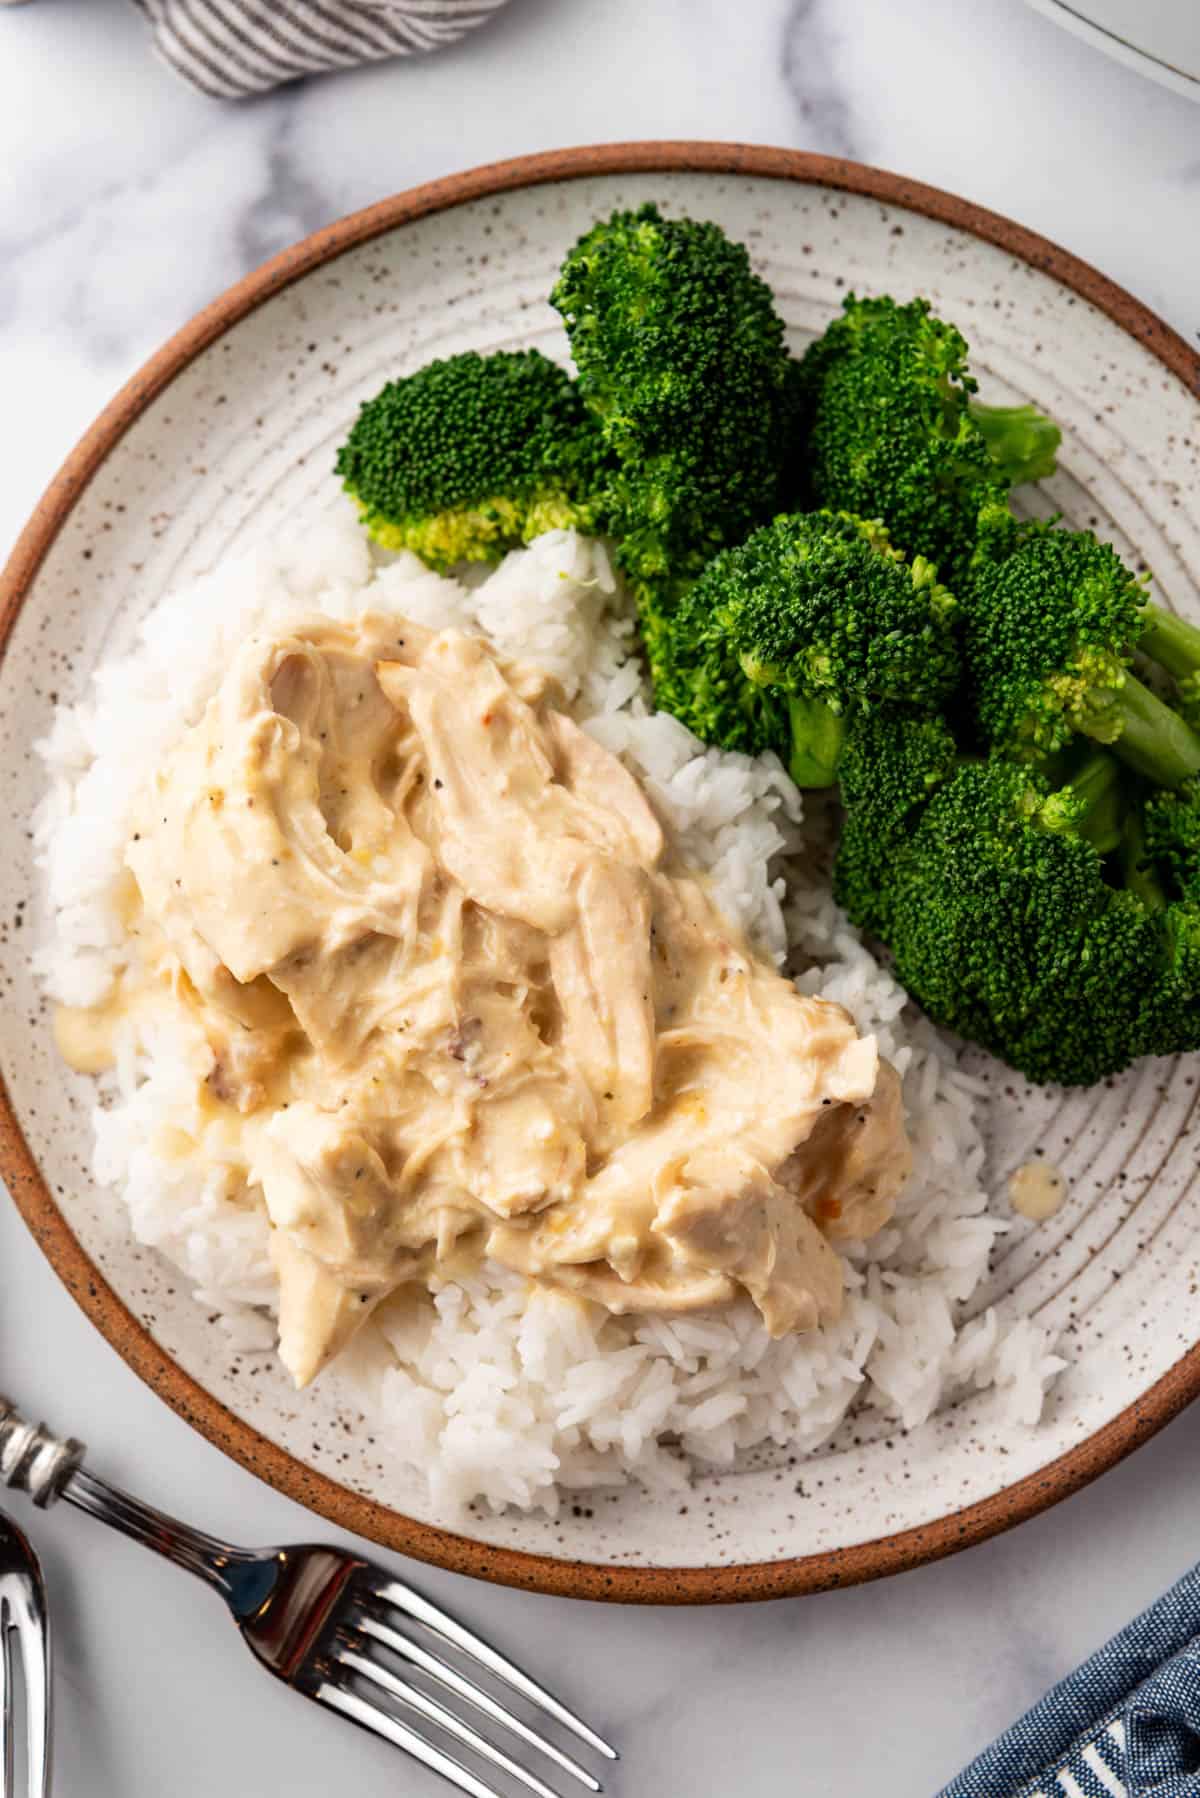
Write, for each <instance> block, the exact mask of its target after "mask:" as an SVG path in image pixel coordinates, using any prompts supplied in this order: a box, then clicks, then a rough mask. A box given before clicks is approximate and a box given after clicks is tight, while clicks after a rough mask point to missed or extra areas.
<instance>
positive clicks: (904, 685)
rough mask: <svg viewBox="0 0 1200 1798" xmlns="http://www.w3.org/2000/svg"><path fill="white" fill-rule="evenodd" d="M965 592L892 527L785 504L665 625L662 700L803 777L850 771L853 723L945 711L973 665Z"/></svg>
mask: <svg viewBox="0 0 1200 1798" xmlns="http://www.w3.org/2000/svg"><path fill="white" fill-rule="evenodd" d="M955 612H956V607H955V602H954V599H953V597H952V595H951V594H950V593H949V592H947V590H946V589H945V588H944V587H942V586H940V585H939V584H938V581H937V577H936V575H935V573H934V570H933V566H932V564H931V563H929V562H926V561H924V560H923V559H921V558H920V557H918V559H917V560H916V561H915V562H914V563H912V564H911V566H910V565H909V564H908V563H906V562H905V561H904V559H903V557H902V556H901V555H900V554H899V552H898V551H897V550H895V549H893V548H892V546H891V544H890V543H889V541H888V537H887V533H886V531H884V530H883V528H882V526H881V525H879V524H876V523H872V522H869V521H864V520H863V519H859V518H852V517H850V516H848V515H847V514H840V513H835V512H813V513H796V514H790V515H784V516H782V517H779V518H777V519H775V520H774V522H773V523H771V524H769V525H765V526H764V527H763V528H762V529H761V530H758V531H755V532H754V534H753V535H752V536H750V537H748V538H747V540H746V541H745V542H744V543H742V544H739V545H738V546H737V548H735V549H728V550H725V551H724V552H723V553H722V554H721V555H719V556H717V557H715V558H714V560H713V561H712V562H710V563H709V565H708V567H707V568H706V569H705V570H704V573H703V574H702V575H701V576H700V578H699V580H697V581H696V583H695V585H694V586H693V587H692V588H691V589H690V590H689V591H688V592H687V593H686V594H685V596H684V597H683V598H682V599H681V600H680V602H679V605H678V607H677V609H676V611H675V613H674V615H673V617H671V618H670V619H669V620H667V621H666V624H665V626H664V630H663V635H662V639H661V650H660V654H659V657H658V666H657V669H656V676H657V678H656V685H655V700H656V703H657V704H658V705H659V706H660V707H662V708H664V709H666V710H668V711H672V712H674V713H675V715H676V717H678V718H681V719H682V720H683V722H684V723H685V724H686V725H688V726H689V728H690V729H692V730H694V731H695V732H696V734H697V736H699V737H702V738H703V739H704V740H705V741H706V742H709V743H716V744H718V745H720V746H721V747H722V748H725V749H741V750H746V751H748V752H750V753H752V754H753V753H757V752H758V751H760V750H763V749H775V750H777V751H778V752H779V754H780V755H781V756H782V757H783V759H784V760H785V761H786V762H787V764H788V767H789V770H790V772H791V775H792V778H793V779H794V780H795V781H796V783H797V784H798V785H799V786H803V787H822V786H830V785H832V784H833V783H834V782H835V781H836V780H837V779H838V768H839V761H840V757H841V752H842V746H843V743H844V740H845V737H846V731H847V726H848V724H849V723H850V721H851V720H852V719H853V718H854V717H856V716H857V715H859V714H861V713H863V712H868V711H870V710H871V708H873V707H875V706H878V705H896V704H902V705H908V706H912V707H914V708H918V709H923V710H925V711H935V710H937V708H938V707H939V706H940V705H941V704H942V703H943V702H944V701H945V699H946V698H947V696H948V695H949V693H950V692H951V690H952V689H953V687H954V686H955V684H956V682H957V680H958V677H959V660H958V650H957V645H956V642H955V636H954V618H955Z"/></svg>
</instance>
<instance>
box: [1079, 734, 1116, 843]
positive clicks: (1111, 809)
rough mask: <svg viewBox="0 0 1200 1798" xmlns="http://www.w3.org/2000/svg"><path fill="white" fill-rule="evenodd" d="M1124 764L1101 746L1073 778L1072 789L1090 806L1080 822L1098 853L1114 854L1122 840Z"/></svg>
mask: <svg viewBox="0 0 1200 1798" xmlns="http://www.w3.org/2000/svg"><path fill="white" fill-rule="evenodd" d="M1120 773H1121V770H1120V765H1119V764H1118V763H1117V762H1115V761H1114V760H1113V758H1112V756H1111V755H1108V754H1106V753H1105V752H1104V751H1103V750H1097V751H1096V753H1095V754H1094V755H1090V756H1089V757H1088V759H1087V761H1086V762H1085V763H1084V764H1083V766H1082V768H1080V769H1079V770H1078V772H1077V773H1076V774H1074V775H1073V776H1072V779H1071V790H1072V792H1074V793H1075V794H1076V796H1077V797H1078V798H1079V799H1080V800H1082V802H1083V804H1084V806H1085V807H1086V810H1085V811H1084V814H1083V816H1082V817H1081V818H1080V819H1079V821H1078V823H1077V824H1076V829H1077V830H1078V832H1079V835H1080V836H1081V837H1086V839H1087V841H1088V842H1089V843H1090V844H1091V845H1092V848H1093V849H1094V850H1095V851H1096V853H1097V855H1110V854H1111V853H1112V851H1113V850H1114V849H1115V848H1116V847H1117V844H1118V843H1119V842H1120V841H1121V822H1122V819H1121V813H1122V810H1123V807H1122V804H1121V786H1120Z"/></svg>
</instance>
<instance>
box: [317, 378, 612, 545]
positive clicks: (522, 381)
mask: <svg viewBox="0 0 1200 1798" xmlns="http://www.w3.org/2000/svg"><path fill="white" fill-rule="evenodd" d="M336 467H337V472H338V474H340V475H341V477H342V480H343V484H344V486H345V488H346V491H347V492H348V493H350V494H351V495H352V496H353V497H354V499H355V500H356V501H357V502H358V506H359V509H360V511H361V513H362V516H363V521H364V523H365V524H366V527H367V530H368V531H369V532H370V534H371V535H372V537H374V538H375V539H376V541H377V542H379V543H381V544H383V545H384V547H385V548H387V549H411V550H414V551H415V552H416V554H417V555H419V556H421V557H422V559H423V560H424V561H426V562H428V563H429V564H430V565H431V567H434V568H440V569H444V568H448V567H450V566H452V565H453V564H454V563H456V562H476V561H490V560H493V559H496V558H498V557H499V556H501V555H503V554H504V552H505V551H506V550H508V549H512V548H515V547H516V546H517V545H518V544H520V543H526V542H528V541H529V539H530V538H531V537H536V536H538V535H539V534H540V533H541V532H542V531H547V530H552V529H555V528H560V527H565V526H568V525H573V526H575V527H576V528H577V529H579V530H588V531H591V530H598V529H600V528H601V527H602V525H603V521H604V500H603V492H604V486H605V481H606V474H605V468H604V452H603V448H602V445H601V442H600V433H599V431H598V430H597V428H596V424H595V421H594V418H593V416H592V414H591V412H590V411H589V409H588V408H587V407H586V406H585V405H584V402H583V400H582V398H581V396H580V394H579V391H578V389H577V388H576V386H575V384H574V382H573V381H572V380H571V378H570V376H569V375H568V374H567V373H566V372H565V370H563V369H561V368H559V367H557V366H556V364H555V363H553V362H551V361H549V359H548V358H547V357H545V356H543V355H541V354H540V353H539V352H538V351H537V350H516V351H508V350H500V351H497V352H496V353H495V354H494V355H491V356H480V355H477V354H476V353H475V352H474V351H470V350H469V351H467V352H466V353H464V354H463V355H460V356H451V357H449V358H447V359H446V360H445V361H441V362H430V363H427V364H426V366H425V367H424V368H420V369H418V370H417V372H416V373H415V374H412V375H408V376H406V377H404V378H403V379H402V380H398V381H389V382H388V384H387V386H386V387H384V388H383V389H382V391H381V392H379V393H377V394H376V395H375V397H374V399H370V400H368V401H367V402H366V404H365V405H364V406H363V408H362V410H361V411H360V412H359V415H358V418H357V419H356V421H355V423H354V426H353V428H352V429H351V432H350V435H349V437H348V438H347V439H346V442H345V443H344V444H343V445H342V447H341V449H340V450H339V451H338V455H337V464H336Z"/></svg>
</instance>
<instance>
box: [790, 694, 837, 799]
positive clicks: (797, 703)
mask: <svg viewBox="0 0 1200 1798" xmlns="http://www.w3.org/2000/svg"><path fill="white" fill-rule="evenodd" d="M788 717H789V719H790V721H791V737H792V747H791V752H790V754H789V756H788V773H789V774H790V775H791V777H792V779H793V780H794V781H795V783H796V785H797V786H798V787H832V786H836V785H837V778H838V763H839V761H840V760H841V755H842V744H843V743H844V742H845V740H846V717H845V713H844V712H835V711H834V710H833V708H832V707H831V706H830V705H829V704H828V703H827V702H826V701H825V700H823V699H801V698H798V697H797V695H795V694H792V695H791V696H790V697H789V699H788Z"/></svg>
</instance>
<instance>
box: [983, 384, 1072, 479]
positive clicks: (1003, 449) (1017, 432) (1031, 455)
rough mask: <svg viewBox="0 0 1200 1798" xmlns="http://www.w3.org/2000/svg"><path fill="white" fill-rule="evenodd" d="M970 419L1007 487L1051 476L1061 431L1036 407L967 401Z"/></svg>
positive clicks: (1060, 440)
mask: <svg viewBox="0 0 1200 1798" xmlns="http://www.w3.org/2000/svg"><path fill="white" fill-rule="evenodd" d="M969 410H970V413H971V417H972V418H973V419H974V420H975V423H976V424H977V425H978V426H979V429H980V430H981V431H982V433H983V439H984V442H985V443H986V444H987V448H988V454H989V455H990V456H991V458H992V461H993V462H995V463H996V465H997V467H998V468H1000V469H1001V470H1002V471H1003V473H1004V474H1005V476H1006V477H1007V479H1008V483H1009V485H1010V486H1011V487H1019V486H1020V485H1021V483H1022V482H1023V481H1043V480H1045V479H1046V477H1047V475H1052V474H1053V473H1054V469H1055V460H1056V457H1057V455H1058V446H1059V444H1060V443H1061V442H1062V432H1061V431H1060V430H1059V428H1058V426H1057V425H1056V424H1055V423H1054V421H1053V420H1052V419H1049V418H1043V416H1042V414H1041V413H1040V412H1039V411H1038V410H1037V408H1036V406H988V405H985V404H984V402H983V401H982V400H975V399H973V400H971V402H970V406H969Z"/></svg>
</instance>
